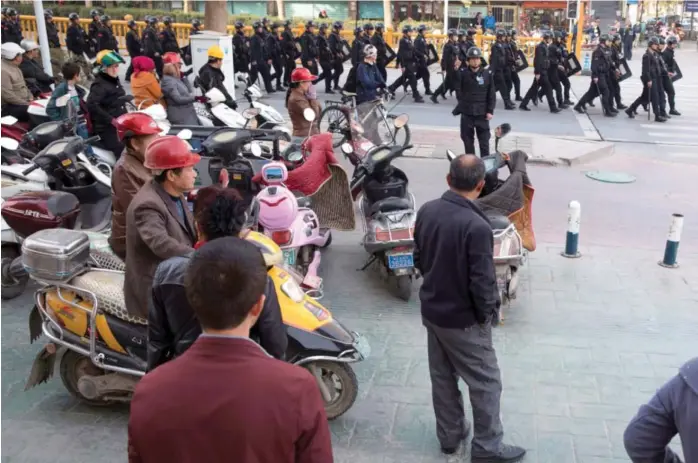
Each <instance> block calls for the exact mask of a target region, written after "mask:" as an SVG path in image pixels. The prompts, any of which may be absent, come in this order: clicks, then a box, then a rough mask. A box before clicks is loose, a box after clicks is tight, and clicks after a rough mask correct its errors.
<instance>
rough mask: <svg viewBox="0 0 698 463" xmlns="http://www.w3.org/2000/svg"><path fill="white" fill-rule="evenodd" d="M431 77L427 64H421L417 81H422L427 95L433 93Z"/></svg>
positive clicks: (418, 68)
mask: <svg viewBox="0 0 698 463" xmlns="http://www.w3.org/2000/svg"><path fill="white" fill-rule="evenodd" d="M429 77H430V76H429V68H428V67H427V66H426V64H420V65H419V67H417V79H422V83H423V84H424V92H425V93H431V86H430V85H429Z"/></svg>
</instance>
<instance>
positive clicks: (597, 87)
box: [594, 82, 606, 116]
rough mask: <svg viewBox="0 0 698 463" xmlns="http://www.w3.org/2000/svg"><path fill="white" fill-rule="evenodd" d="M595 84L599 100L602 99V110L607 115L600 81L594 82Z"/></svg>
mask: <svg viewBox="0 0 698 463" xmlns="http://www.w3.org/2000/svg"><path fill="white" fill-rule="evenodd" d="M594 85H596V93H598V94H599V100H601V112H602V113H603V115H604V116H605V115H606V106H605V105H604V101H603V95H602V94H601V90H600V89H599V83H598V82H594Z"/></svg>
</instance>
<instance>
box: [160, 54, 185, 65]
mask: <svg viewBox="0 0 698 463" xmlns="http://www.w3.org/2000/svg"><path fill="white" fill-rule="evenodd" d="M162 62H163V63H164V64H182V57H181V56H179V53H176V52H174V51H168V52H167V53H165V54H164V55H162Z"/></svg>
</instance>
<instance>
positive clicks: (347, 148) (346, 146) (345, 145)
mask: <svg viewBox="0 0 698 463" xmlns="http://www.w3.org/2000/svg"><path fill="white" fill-rule="evenodd" d="M341 149H342V153H344V154H351V153H353V152H354V148H352V146H351V145H350V144H349V143H342V148H341Z"/></svg>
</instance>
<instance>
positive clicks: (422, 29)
mask: <svg viewBox="0 0 698 463" xmlns="http://www.w3.org/2000/svg"><path fill="white" fill-rule="evenodd" d="M425 30H427V25H426V24H420V25H419V26H417V32H419V33H420V34H421V33H422V32H424V31H425Z"/></svg>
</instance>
